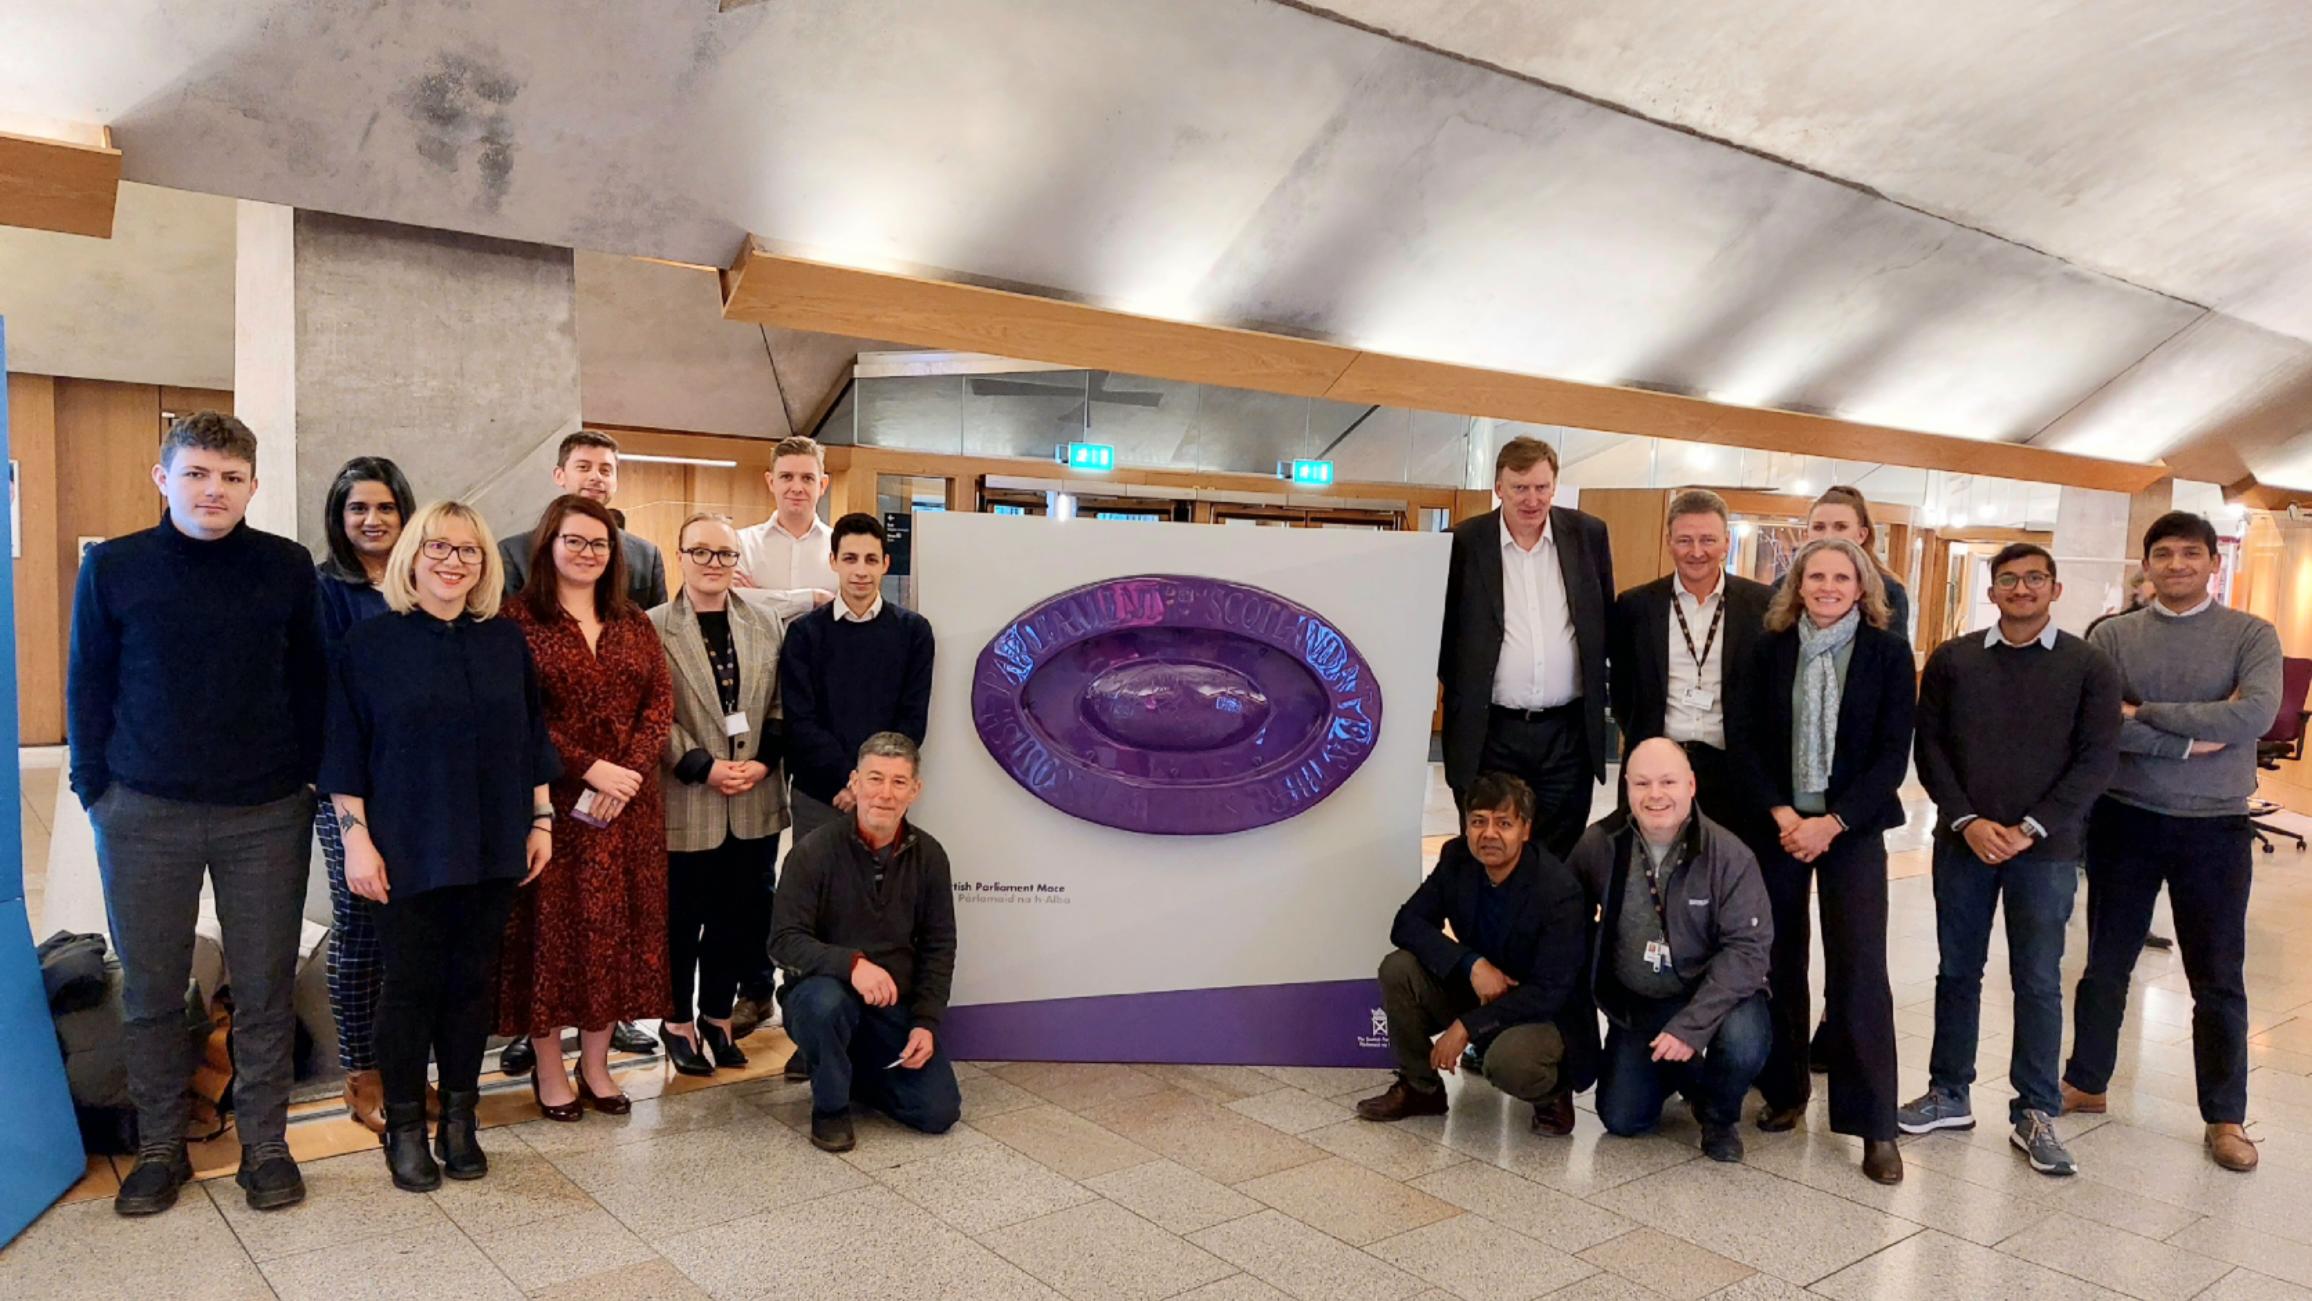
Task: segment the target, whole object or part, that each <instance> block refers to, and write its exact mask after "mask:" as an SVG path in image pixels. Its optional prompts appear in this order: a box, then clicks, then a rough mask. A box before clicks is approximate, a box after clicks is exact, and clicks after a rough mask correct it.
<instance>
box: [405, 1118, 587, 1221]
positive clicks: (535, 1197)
mask: <svg viewBox="0 0 2312 1301" xmlns="http://www.w3.org/2000/svg"><path fill="white" fill-rule="evenodd" d="M482 1146H483V1150H484V1151H485V1152H487V1153H488V1154H489V1158H490V1172H489V1173H488V1174H487V1175H484V1176H483V1177H481V1178H479V1179H471V1180H464V1179H446V1178H445V1179H443V1180H442V1186H441V1187H440V1188H439V1189H437V1190H436V1191H435V1192H434V1193H433V1194H432V1197H433V1203H434V1205H436V1206H438V1207H440V1208H441V1209H442V1213H443V1214H445V1215H447V1216H449V1217H450V1219H451V1220H452V1221H454V1222H455V1223H456V1224H457V1226H458V1227H459V1228H461V1229H464V1230H465V1231H466V1232H467V1233H470V1234H474V1235H476V1236H480V1235H482V1234H489V1233H497V1232H500V1231H502V1230H506V1229H513V1228H519V1227H521V1226H522V1225H525V1224H534V1223H537V1222H538V1221H540V1220H552V1219H559V1218H561V1217H563V1216H567V1215H575V1214H577V1213H578V1212H580V1211H588V1210H593V1209H596V1208H595V1205H594V1199H593V1198H591V1197H588V1196H587V1195H586V1190H585V1189H583V1188H580V1187H579V1186H578V1185H576V1184H574V1183H572V1182H570V1178H569V1176H568V1175H565V1174H563V1173H562V1172H561V1171H560V1170H557V1169H555V1168H554V1163H553V1162H551V1161H549V1160H547V1159H546V1158H545V1156H544V1155H542V1154H540V1153H538V1152H536V1151H534V1150H532V1149H531V1148H530V1147H529V1145H527V1144H525V1143H522V1142H519V1141H517V1140H514V1139H511V1138H502V1137H497V1136H495V1135H484V1136H483V1137H482Z"/></svg>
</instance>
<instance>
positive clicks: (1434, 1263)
mask: <svg viewBox="0 0 2312 1301" xmlns="http://www.w3.org/2000/svg"><path fill="white" fill-rule="evenodd" d="M1365 1250H1366V1251H1368V1252H1370V1253H1372V1254H1373V1255H1375V1256H1378V1257H1380V1258H1381V1259H1382V1260H1385V1261H1388V1262H1389V1263H1390V1264H1392V1265H1395V1266H1396V1267H1397V1268H1399V1269H1402V1270H1404V1271H1405V1272H1406V1273H1408V1274H1411V1275H1412V1276H1413V1277H1415V1278H1418V1279H1421V1280H1423V1281H1425V1282H1429V1283H1433V1284H1436V1285H1438V1286H1439V1287H1440V1288H1441V1289H1443V1290H1444V1291H1445V1292H1446V1293H1448V1294H1449V1295H1451V1296H1454V1297H1459V1298H1461V1299H1462V1301H1529V1298H1532V1297H1540V1296H1547V1295H1548V1294H1550V1293H1551V1292H1554V1291H1556V1290H1557V1289H1559V1288H1562V1287H1566V1286H1568V1285H1570V1284H1572V1283H1575V1282H1578V1281H1580V1280H1581V1279H1584V1278H1587V1277H1588V1276H1589V1275H1591V1274H1593V1273H1596V1272H1597V1271H1596V1269H1595V1267H1594V1266H1592V1265H1589V1264H1587V1263H1584V1262H1583V1261H1580V1260H1577V1259H1575V1258H1574V1257H1572V1256H1569V1255H1567V1254H1565V1253H1564V1252H1562V1251H1553V1250H1551V1249H1550V1248H1548V1247H1545V1246H1543V1245H1541V1244H1540V1243H1538V1242H1535V1241H1534V1240H1533V1239H1531V1238H1528V1237H1526V1236H1525V1235H1524V1234H1521V1233H1518V1232H1516V1231H1514V1230H1511V1229H1506V1228H1503V1227H1502V1226H1501V1225H1498V1224H1495V1223H1493V1222H1492V1221H1491V1220H1487V1219H1484V1218H1482V1217H1480V1216H1476V1215H1456V1216H1454V1217H1453V1218H1452V1219H1450V1220H1440V1221H1438V1222H1437V1223H1435V1224H1430V1225H1425V1226H1423V1227H1421V1228H1418V1229H1414V1230H1412V1231H1410V1232H1407V1233H1400V1234H1397V1235H1395V1236H1394V1237H1388V1238H1383V1239H1381V1240H1380V1241H1379V1242H1375V1243H1370V1244H1368V1245H1367V1246H1366V1247H1365Z"/></svg>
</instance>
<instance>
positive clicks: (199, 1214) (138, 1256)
mask: <svg viewBox="0 0 2312 1301" xmlns="http://www.w3.org/2000/svg"><path fill="white" fill-rule="evenodd" d="M271 1295H272V1292H271V1290H270V1289H269V1288H268V1287H267V1286H266V1284H265V1278H264V1275H262V1274H261V1273H259V1272H258V1268H257V1265H256V1263H255V1262H254V1261H252V1260H251V1259H250V1258H249V1253H248V1252H247V1251H245V1250H243V1249H242V1246H241V1244H240V1242H239V1241H238V1240H237V1239H235V1237H234V1236H233V1232H232V1230H231V1229H230V1228H229V1227H228V1226H227V1225H226V1223H225V1219H224V1217H223V1216H222V1215H220V1214H219V1213H218V1211H217V1207H216V1205H215V1203H213V1202H211V1201H210V1200H209V1199H208V1198H207V1197H205V1196H203V1195H202V1194H201V1192H200V1190H199V1189H192V1188H188V1189H186V1190H185V1192H184V1195H183V1196H181V1197H179V1198H178V1200H177V1204H176V1206H175V1207H173V1208H172V1209H170V1210H167V1211H164V1212H162V1213H161V1214H159V1215H151V1216H144V1217H140V1218H137V1219H124V1218H122V1217H121V1216H118V1215H115V1214H113V1210H112V1203H111V1201H110V1200H109V1199H97V1200H90V1201H81V1202H74V1203H70V1204H59V1205H56V1206H52V1207H50V1208H49V1209H48V1210H47V1211H46V1212H45V1213H43V1214H42V1215H41V1216H40V1218H39V1219H37V1220H34V1221H33V1222H32V1224H31V1225H30V1226H29V1227H27V1228H26V1229H25V1230H24V1232H23V1233H22V1234H20V1235H19V1236H18V1237H17V1238H16V1240H15V1241H14V1242H11V1243H9V1244H8V1245H7V1246H6V1247H5V1248H0V1296H6V1297H11V1298H18V1297H21V1298H25V1299H26V1301H33V1299H35V1298H38V1299H41V1301H45V1299H46V1298H50V1297H55V1298H74V1297H169V1298H176V1297H197V1298H202V1299H203V1301H244V1299H245V1298H246V1299H255V1298H265V1297H270V1296H271Z"/></svg>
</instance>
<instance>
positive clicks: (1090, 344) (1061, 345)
mask: <svg viewBox="0 0 2312 1301" xmlns="http://www.w3.org/2000/svg"><path fill="white" fill-rule="evenodd" d="M723 289H724V295H723V315H724V316H725V317H726V318H729V319H731V320H740V321H753V322H755V323H757V324H763V325H781V326H786V327H788V328H790V329H798V330H817V331H819V332H821V333H825V334H847V335H852V336H854V337H857V338H863V339H889V340H892V341H893V342H896V343H915V344H924V345H927V346H930V347H936V348H957V349H962V350H965V351H970V352H992V353H998V354H1001V355H1003V356H1007V357H1019V358H1023V359H1026V360H1029V361H1048V362H1058V363H1061V364H1063V365H1067V366H1076V367H1082V368H1084V369H1087V370H1115V371H1124V372H1127V373H1129V374H1134V375H1149V376H1154V377H1155V378H1157V379H1173V380H1183V381H1188V382H1192V383H1199V384H1218V385H1222V386H1224V387H1228V388H1248V389H1260V390H1262V391H1264V392H1269V393H1287V394H1291V395H1293V396H1296V397H1322V396H1324V394H1325V391H1326V389H1328V388H1329V387H1331V385H1332V382H1333V380H1334V378H1335V377H1337V376H1338V375H1339V374H1340V373H1341V371H1342V370H1343V369H1344V368H1346V367H1347V366H1348V364H1349V362H1350V361H1351V360H1352V359H1353V358H1354V357H1355V356H1356V355H1357V354H1356V352H1355V350H1353V349H1350V348H1343V347H1340V346H1338V345H1336V344H1330V343H1313V342H1310V341H1309V340H1306V339H1289V338H1286V337H1284V336H1282V335H1276V334H1261V333H1257V332H1255V331H1251V330H1233V329H1227V328H1224V327H1220V326H1211V325H1185V324H1182V323H1180V322H1178V321H1159V320H1155V319H1152V318H1149V317H1145V316H1133V315H1131V314H1129V313H1126V312H1117V311H1111V310H1109V309H1107V308H1102V307H1089V306H1086V305H1084V304H1082V303H1070V302H1063V301H1061V300H1059V299H1054V298H1038V297H1035V296H1034V295H1031V294H1019V293H1012V292H1010V291H1008V290H1002V289H985V288H981V287H980V286H978V285H964V284H954V283H950V282H945V281H934V280H917V279H913V278H911V277H908V276H895V275H886V274H884V273H882V272H878V271H859V270H854V269H852V268H849V267H837V266H829V265H827V264H825V263H821V262H807V261H804V260H802V259H800V258H793V257H787V256H784V255H781V254H776V253H766V252H764V251H762V250H761V249H759V248H756V247H754V246H753V244H752V243H751V242H750V244H749V246H748V248H747V249H746V251H745V252H743V253H741V254H740V255H739V260H738V261H737V263H736V264H734V265H733V266H732V267H731V269H730V273H729V274H728V275H726V276H725V277H724V278H723Z"/></svg>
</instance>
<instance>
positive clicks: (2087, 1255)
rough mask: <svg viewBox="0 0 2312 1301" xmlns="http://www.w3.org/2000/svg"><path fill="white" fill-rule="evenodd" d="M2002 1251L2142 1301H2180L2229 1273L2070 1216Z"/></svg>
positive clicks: (2214, 1263)
mask: <svg viewBox="0 0 2312 1301" xmlns="http://www.w3.org/2000/svg"><path fill="white" fill-rule="evenodd" d="M1999 1250H2001V1251H2003V1252H2006V1253H2007V1254H2008V1255H2010V1256H2020V1257H2022V1258H2023V1259H2024V1260H2028V1261H2032V1262H2034V1263H2037V1264H2041V1265H2045V1266H2047V1267H2048V1268H2049V1269H2052V1270H2056V1271H2058V1272H2060V1273H2064V1274H2069V1275H2070V1276H2072V1277H2073V1278H2079V1279H2085V1280H2087V1281H2088V1282H2091V1283H2096V1284H2100V1285H2101V1286H2103V1287H2107V1288H2110V1289H2111V1290H2112V1291H2114V1292H2124V1293H2126V1294H2127V1295H2129V1296H2132V1297H2136V1298H2139V1301H2181V1298H2185V1297H2191V1296H2196V1295H2197V1294H2198V1293H2199V1292H2200V1291H2201V1290H2202V1289H2204V1288H2206V1287H2208V1286H2209V1285H2210V1284H2212V1283H2214V1282H2215V1281H2216V1280H2217V1279H2219V1278H2222V1277H2223V1276H2224V1275H2225V1274H2227V1273H2229V1272H2231V1267H2230V1266H2229V1265H2228V1264H2227V1263H2225V1262H2222V1261H2218V1260H2216V1259H2214V1258H2212V1257H2208V1256H2202V1255H2200V1254H2198V1253H2196V1252H2192V1251H2186V1250H2184V1249H2183V1248H2181V1247H2177V1246H2172V1245H2170V1244H2168V1243H2165V1242H2159V1241H2157V1240H2155V1239H2151V1238H2139V1237H2137V1236H2136V1235H2134V1234H2132V1233H2127V1232H2123V1231H2121V1230H2119V1229H2114V1228H2111V1227H2110V1226H2108V1225H2103V1224H2096V1223H2093V1222H2091V1221H2088V1220H2080V1219H2074V1218H2072V1217H2071V1216H2068V1215H2055V1216H2051V1217H2049V1218H2048V1219H2045V1220H2042V1221H2040V1222H2039V1223H2038V1224H2035V1225H2033V1226H2031V1227H2030V1228H2028V1229H2025V1230H2024V1231H2022V1232H2021V1233H2018V1234H2016V1235H2015V1236H2014V1237H2012V1238H2009V1239H2007V1240H2006V1241H2005V1242H2002V1243H2000V1244H1999Z"/></svg>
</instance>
